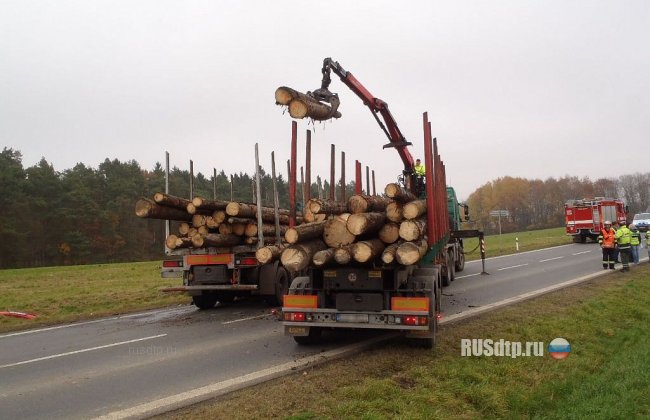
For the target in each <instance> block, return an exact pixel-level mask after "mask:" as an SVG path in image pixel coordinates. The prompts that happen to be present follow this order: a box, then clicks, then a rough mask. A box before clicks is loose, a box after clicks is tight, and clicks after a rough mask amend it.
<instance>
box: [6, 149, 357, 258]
mask: <svg viewBox="0 0 650 420" xmlns="http://www.w3.org/2000/svg"><path fill="white" fill-rule="evenodd" d="M260 169H261V170H260V174H261V182H260V185H261V187H260V191H261V196H262V204H263V205H265V206H272V205H273V180H272V178H271V176H270V175H269V174H267V173H266V172H265V171H264V169H263V168H260ZM253 184H254V174H253V175H248V174H246V173H243V172H240V173H238V174H232V175H230V176H229V175H226V174H225V173H224V171H221V172H219V173H218V174H217V176H216V178H215V177H214V176H210V177H209V178H208V177H206V176H204V175H203V174H201V173H198V174H195V175H194V180H193V190H194V195H195V196H202V197H206V198H213V197H214V193H215V192H216V197H217V198H219V199H224V200H230V199H231V197H232V199H233V200H234V201H242V202H254V201H255V198H254V197H255V192H254V187H253ZM276 184H277V189H278V196H279V201H280V207H282V208H288V206H289V188H288V183H287V180H285V179H284V178H283V177H282V175H279V176H278V177H277V179H276ZM160 191H165V170H164V169H163V167H162V165H161V164H160V163H157V164H156V165H155V167H154V168H153V169H152V170H147V169H142V168H141V167H140V165H139V164H138V162H136V161H135V160H130V161H126V162H121V161H119V160H117V159H114V160H109V159H106V160H104V162H102V163H101V164H100V165H99V166H98V167H97V168H91V167H88V166H86V165H84V164H82V163H78V164H77V165H76V166H75V167H73V168H72V169H66V170H64V171H62V172H57V171H55V170H54V167H53V166H52V164H50V163H49V162H47V160H45V159H44V158H43V159H41V161H40V162H38V163H37V164H36V165H34V166H31V167H29V168H24V167H23V163H22V154H21V152H20V151H18V150H14V149H11V148H6V147H5V148H4V149H3V150H2V152H1V153H0V238H2V240H0V268H15V267H41V266H54V265H68V264H89V263H107V262H127V261H143V260H152V259H158V258H161V256H162V250H163V246H164V240H165V238H164V237H163V236H164V222H163V221H161V220H149V219H140V218H138V217H136V216H135V212H134V208H135V202H136V201H137V199H138V198H140V197H149V198H151V197H152V196H153V194H154V193H156V192H160ZM346 191H347V196H348V197H349V196H350V195H352V194H353V191H354V183H350V184H348V185H346ZM169 193H170V194H172V195H176V196H179V197H184V198H189V195H190V172H189V171H188V170H181V169H179V168H177V167H174V168H171V169H170V176H169ZM319 194H320V196H326V195H328V194H329V184H328V182H327V181H323V182H320V183H313V184H312V188H311V195H312V196H313V197H318V196H319ZM298 197H299V198H300V197H301V193H300V189H299V190H298Z"/></svg>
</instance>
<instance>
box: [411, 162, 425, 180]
mask: <svg viewBox="0 0 650 420" xmlns="http://www.w3.org/2000/svg"><path fill="white" fill-rule="evenodd" d="M413 169H414V170H415V175H417V176H424V175H425V173H426V171H425V168H424V165H423V164H422V163H421V162H420V159H415V166H414V167H413Z"/></svg>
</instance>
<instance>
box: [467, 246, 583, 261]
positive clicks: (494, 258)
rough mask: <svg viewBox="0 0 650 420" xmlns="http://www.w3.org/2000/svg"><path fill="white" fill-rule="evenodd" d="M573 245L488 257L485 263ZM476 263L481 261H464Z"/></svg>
mask: <svg viewBox="0 0 650 420" xmlns="http://www.w3.org/2000/svg"><path fill="white" fill-rule="evenodd" d="M574 245H575V244H566V245H558V246H551V247H548V248H542V249H533V250H532V251H524V252H515V253H514V254H506V255H499V256H496V257H489V258H486V259H485V261H487V260H496V259H499V258H506V257H513V256H516V255H524V254H530V253H531V252H540V251H547V250H549V249H555V248H563V247H565V246H574ZM477 262H481V259H480V258H479V259H478V260H472V261H466V262H465V264H470V263H477Z"/></svg>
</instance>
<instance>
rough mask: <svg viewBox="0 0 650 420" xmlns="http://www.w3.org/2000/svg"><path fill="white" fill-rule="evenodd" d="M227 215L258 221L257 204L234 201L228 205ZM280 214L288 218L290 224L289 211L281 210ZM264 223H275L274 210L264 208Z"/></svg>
mask: <svg viewBox="0 0 650 420" xmlns="http://www.w3.org/2000/svg"><path fill="white" fill-rule="evenodd" d="M226 213H227V214H228V215H229V216H236V217H247V218H251V219H257V206H256V205H255V204H246V203H237V202H234V201H232V202H230V203H228V206H227V207H226ZM278 214H279V215H280V216H287V219H286V220H287V222H288V216H289V210H285V209H279V210H278ZM262 221H264V222H266V223H275V213H274V209H273V208H271V207H262Z"/></svg>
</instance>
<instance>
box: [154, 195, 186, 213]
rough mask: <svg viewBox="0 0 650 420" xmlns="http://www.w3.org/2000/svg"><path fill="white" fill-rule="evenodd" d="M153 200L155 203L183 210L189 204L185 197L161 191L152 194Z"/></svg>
mask: <svg viewBox="0 0 650 420" xmlns="http://www.w3.org/2000/svg"><path fill="white" fill-rule="evenodd" d="M153 201H155V202H156V204H160V205H161V206H165V207H175V208H177V209H179V210H183V211H185V209H186V208H187V205H188V204H190V200H187V199H185V198H181V197H176V196H174V195H169V194H165V193H162V192H157V193H155V194H154V195H153Z"/></svg>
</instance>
